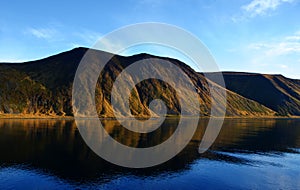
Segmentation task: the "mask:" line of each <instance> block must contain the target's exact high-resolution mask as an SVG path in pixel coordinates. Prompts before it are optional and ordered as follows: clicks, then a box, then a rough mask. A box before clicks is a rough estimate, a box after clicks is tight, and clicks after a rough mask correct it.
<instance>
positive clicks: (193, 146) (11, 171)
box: [0, 119, 300, 189]
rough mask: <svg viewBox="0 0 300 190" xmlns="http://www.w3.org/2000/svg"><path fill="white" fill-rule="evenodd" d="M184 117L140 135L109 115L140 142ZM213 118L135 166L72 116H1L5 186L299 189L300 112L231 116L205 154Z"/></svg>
mask: <svg viewBox="0 0 300 190" xmlns="http://www.w3.org/2000/svg"><path fill="white" fill-rule="evenodd" d="M177 122H178V121H177V120H176V119H169V120H167V121H166V122H165V123H164V125H163V126H162V127H161V128H160V129H158V130H156V131H155V132H153V133H149V134H144V135H140V134H136V133H130V132H129V131H128V130H126V129H124V128H122V127H120V126H119V125H118V123H117V122H116V121H112V120H103V121H102V123H103V125H104V126H105V129H106V130H107V131H108V132H109V133H110V134H111V136H113V137H114V138H115V139H117V140H118V141H120V142H122V143H123V144H127V145H130V146H134V147H149V146H153V145H156V144H159V143H160V142H162V141H164V140H166V139H167V138H168V137H170V136H171V135H172V133H173V132H174V130H176V124H177ZM206 123H207V120H201V122H200V123H199V127H198V129H197V131H196V133H195V135H194V137H193V139H192V141H191V142H190V143H189V145H188V146H187V147H186V148H185V149H184V150H183V151H182V152H181V153H180V154H179V155H177V156H176V157H174V158H173V159H171V160H169V161H168V162H166V163H164V164H161V165H159V166H155V167H151V168H146V169H128V168H123V167H119V166H115V165H113V164H110V163H108V162H107V161H105V160H103V159H101V158H99V157H98V156H97V155H95V154H94V153H93V152H92V151H91V150H90V149H89V148H88V147H87V145H86V144H85V143H84V141H83V139H82V137H81V136H80V133H79V131H78V129H77V127H76V125H75V122H74V121H72V120H46V119H40V120H31V119H26V120H24V119H1V120H0V152H1V153H0V189H24V188H25V189H28V188H30V189H45V188H46V189H74V188H79V189H141V188H142V189H184V188H185V189H200V188H209V189H300V120H298V119H226V121H225V123H224V125H223V128H222V131H221V133H220V134H219V136H218V138H217V140H216V142H215V143H214V144H213V146H212V147H211V149H210V150H209V151H207V152H206V153H204V154H199V153H198V152H197V149H198V146H199V142H200V140H201V137H202V136H203V133H204V130H205V125H206Z"/></svg>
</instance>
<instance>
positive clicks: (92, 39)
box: [74, 30, 103, 46]
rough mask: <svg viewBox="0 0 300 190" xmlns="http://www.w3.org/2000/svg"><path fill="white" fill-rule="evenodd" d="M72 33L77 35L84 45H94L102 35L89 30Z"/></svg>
mask: <svg viewBox="0 0 300 190" xmlns="http://www.w3.org/2000/svg"><path fill="white" fill-rule="evenodd" d="M74 35H75V36H77V37H79V38H80V39H81V41H82V42H83V45H85V46H92V45H94V44H95V43H96V42H97V41H98V40H99V39H100V38H101V37H102V36H103V34H101V33H99V32H94V31H91V30H83V31H81V32H76V33H75V34H74Z"/></svg>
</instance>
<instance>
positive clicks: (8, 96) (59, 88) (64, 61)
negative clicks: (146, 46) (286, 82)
mask: <svg viewBox="0 0 300 190" xmlns="http://www.w3.org/2000/svg"><path fill="white" fill-rule="evenodd" d="M86 51H87V49H86V48H76V49H73V50H71V51H67V52H63V53H60V54H58V55H54V56H51V57H48V58H45V59H41V60H37V61H31V62H26V63H1V64H0V113H4V114H14V113H24V114H45V115H61V116H64V115H73V109H72V103H71V99H72V84H73V80H74V76H75V72H76V69H77V67H78V65H79V63H80V61H81V59H82V57H83V55H84V54H85V53H86ZM92 51H94V52H93V53H94V54H95V57H96V58H97V59H99V61H101V59H102V58H103V57H107V56H112V54H110V53H107V52H102V51H97V50H92ZM149 58H156V59H161V60H167V61H169V62H172V63H173V64H175V65H176V66H178V67H180V68H181V69H182V70H183V71H184V72H185V73H186V74H187V75H188V76H189V78H190V79H191V81H192V83H193V84H194V86H195V89H196V91H197V93H198V95H199V97H198V99H199V101H200V104H201V106H200V110H201V114H202V115H204V116H205V115H210V107H211V98H210V92H209V87H208V85H209V83H211V82H210V81H207V80H206V79H205V77H204V76H203V75H201V74H199V73H197V72H195V71H194V70H193V69H192V68H191V67H189V66H188V65H186V64H184V63H182V62H180V61H178V60H176V59H171V58H163V57H157V56H152V55H149V54H138V55H133V56H129V57H124V56H118V55H114V56H113V57H112V59H111V60H110V61H109V62H108V64H107V65H106V67H105V69H104V70H103V71H102V72H101V73H100V76H99V79H98V82H97V85H96V90H95V94H96V97H95V100H96V109H97V112H98V115H99V116H100V117H113V116H114V113H113V111H112V106H111V103H110V98H111V97H110V93H111V89H112V86H113V83H114V81H115V79H116V78H117V76H119V74H120V73H121V72H122V70H124V69H125V68H126V67H128V66H129V65H131V64H132V63H134V62H136V61H140V60H144V62H143V64H153V62H151V61H153V60H151V59H149ZM160 72H168V70H167V69H165V70H162V71H160ZM249 78H251V77H249ZM179 83H180V81H179ZM211 84H213V83H211ZM213 85H214V86H215V88H217V89H218V88H220V89H221V87H220V86H218V85H217V84H213ZM292 85H298V84H294V83H293V81H291V82H290V86H292ZM176 90H182V91H184V90H185V89H173V88H172V87H171V86H170V85H169V84H167V83H165V82H163V81H160V80H157V79H149V80H145V81H142V82H140V83H139V84H138V85H136V86H135V87H134V88H133V90H132V91H131V96H130V112H131V113H132V114H133V115H135V116H137V117H148V116H149V115H150V113H153V110H150V109H149V103H150V102H151V100H153V99H161V100H163V101H164V102H165V104H166V107H167V113H168V114H170V115H179V114H180V109H181V108H180V104H179V102H178V97H177V93H176ZM295 93H296V92H295ZM216 98H217V100H219V99H220V100H221V97H218V96H217V97H216ZM250 99H252V100H250ZM254 100H255V99H254V98H251V97H250V98H248V99H247V98H245V97H243V96H242V94H240V93H237V91H234V92H232V91H230V90H227V101H228V104H227V112H226V114H227V115H228V116H272V115H274V114H275V112H274V111H273V110H272V109H270V108H271V107H269V106H268V107H269V108H267V107H266V106H264V105H262V104H260V103H258V102H256V101H254ZM217 109H218V108H217ZM293 113H298V112H293ZM120 114H122V115H123V116H125V117H126V116H128V115H130V113H128V112H121V113H120Z"/></svg>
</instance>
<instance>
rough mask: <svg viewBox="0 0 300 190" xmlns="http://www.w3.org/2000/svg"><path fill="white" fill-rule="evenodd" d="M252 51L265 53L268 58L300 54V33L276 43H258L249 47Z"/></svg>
mask: <svg viewBox="0 0 300 190" xmlns="http://www.w3.org/2000/svg"><path fill="white" fill-rule="evenodd" d="M248 48H249V49H251V50H258V51H262V52H264V54H265V55H266V56H280V55H287V54H292V53H300V31H299V32H296V33H294V34H293V35H290V36H286V37H284V38H282V39H281V40H279V41H276V42H258V43H252V44H250V45H249V46H248Z"/></svg>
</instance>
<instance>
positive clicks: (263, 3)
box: [241, 0, 294, 17]
mask: <svg viewBox="0 0 300 190" xmlns="http://www.w3.org/2000/svg"><path fill="white" fill-rule="evenodd" d="M292 2H294V0H253V1H252V2H250V3H249V4H247V5H244V6H242V7H241V8H242V9H243V10H245V11H246V12H247V13H248V14H249V16H250V17H255V16H259V15H265V14H267V13H268V12H269V11H274V10H276V9H277V8H278V7H279V6H280V5H281V4H283V3H292Z"/></svg>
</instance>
